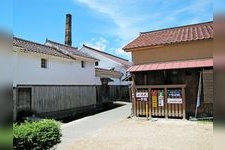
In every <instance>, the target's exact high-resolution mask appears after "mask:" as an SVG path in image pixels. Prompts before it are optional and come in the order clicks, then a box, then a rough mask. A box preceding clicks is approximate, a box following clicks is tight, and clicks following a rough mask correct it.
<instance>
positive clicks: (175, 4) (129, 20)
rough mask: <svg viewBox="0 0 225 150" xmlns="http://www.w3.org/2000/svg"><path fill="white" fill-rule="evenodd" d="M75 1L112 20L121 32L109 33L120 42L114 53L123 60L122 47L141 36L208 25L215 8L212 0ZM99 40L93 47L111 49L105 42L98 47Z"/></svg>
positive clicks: (116, 30)
mask: <svg viewBox="0 0 225 150" xmlns="http://www.w3.org/2000/svg"><path fill="white" fill-rule="evenodd" d="M74 1H75V2H76V3H79V4H82V5H85V6H87V7H88V8H90V9H92V10H93V11H95V12H97V13H98V14H99V15H103V16H104V17H108V19H110V20H111V21H112V22H113V23H114V24H115V25H116V26H117V28H114V29H110V30H108V31H107V33H108V34H111V35H113V37H115V38H116V39H115V41H116V42H117V41H119V42H117V44H118V43H119V44H118V46H117V48H115V49H114V53H115V54H118V55H123V56H124V55H125V52H123V50H122V47H123V46H125V45H126V44H127V43H129V42H130V41H131V40H133V39H134V38H136V37H137V36H138V34H139V32H143V31H150V30H155V29H161V28H167V27H172V26H178V25H185V24H191V23H197V22H201V21H205V20H206V19H207V18H208V19H212V18H209V17H212V15H211V14H210V13H212V12H210V10H209V9H210V8H211V7H212V6H211V5H212V0H191V1H181V0H173V1H169V0H168V1H166V0H157V1H154V0H134V1H133V0H110V1H106V0H74ZM185 15H186V16H185ZM187 15H188V17H187ZM118 39H119V40H118ZM96 40H97V39H95V40H94V42H93V41H91V43H92V45H93V46H96V47H101V49H103V50H105V49H106V47H107V46H108V45H107V43H105V42H102V41H101V40H100V41H99V43H98V42H97V41H96ZM113 44H115V43H113ZM109 45H112V44H109ZM113 47H115V46H113ZM107 48H108V47H107ZM110 48H111V47H110Z"/></svg>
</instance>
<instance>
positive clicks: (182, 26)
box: [140, 21, 213, 35]
mask: <svg viewBox="0 0 225 150" xmlns="http://www.w3.org/2000/svg"><path fill="white" fill-rule="evenodd" d="M209 23H213V21H206V22H200V23H194V24H189V25H181V26H174V27H168V28H164V29H157V30H152V31H146V32H140V34H141V35H142V34H147V33H152V32H158V31H165V30H171V29H177V28H185V27H190V26H196V25H203V24H209Z"/></svg>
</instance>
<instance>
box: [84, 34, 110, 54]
mask: <svg viewBox="0 0 225 150" xmlns="http://www.w3.org/2000/svg"><path fill="white" fill-rule="evenodd" d="M107 44H108V41H107V40H106V39H104V38H103V37H100V38H92V39H91V40H90V41H87V42H85V45H87V46H90V47H92V48H95V49H97V50H100V51H106V47H107Z"/></svg>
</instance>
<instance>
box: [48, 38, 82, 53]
mask: <svg viewBox="0 0 225 150" xmlns="http://www.w3.org/2000/svg"><path fill="white" fill-rule="evenodd" d="M47 42H50V43H55V44H58V45H61V46H65V47H68V48H73V49H76V50H78V47H73V46H69V45H66V44H62V43H59V42H56V41H52V40H49V39H48V38H46V40H45V43H47Z"/></svg>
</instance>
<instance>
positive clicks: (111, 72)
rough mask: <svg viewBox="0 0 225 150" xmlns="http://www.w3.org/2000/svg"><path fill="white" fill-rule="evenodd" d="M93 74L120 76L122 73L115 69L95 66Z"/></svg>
mask: <svg viewBox="0 0 225 150" xmlns="http://www.w3.org/2000/svg"><path fill="white" fill-rule="evenodd" d="M95 72H96V73H95V74H96V76H105V75H108V76H114V77H116V78H121V77H122V76H123V74H122V73H121V72H119V71H116V70H110V69H105V68H98V67H96V68H95Z"/></svg>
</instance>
